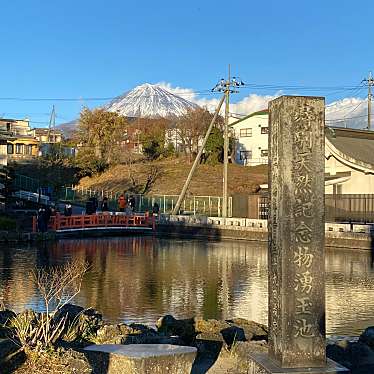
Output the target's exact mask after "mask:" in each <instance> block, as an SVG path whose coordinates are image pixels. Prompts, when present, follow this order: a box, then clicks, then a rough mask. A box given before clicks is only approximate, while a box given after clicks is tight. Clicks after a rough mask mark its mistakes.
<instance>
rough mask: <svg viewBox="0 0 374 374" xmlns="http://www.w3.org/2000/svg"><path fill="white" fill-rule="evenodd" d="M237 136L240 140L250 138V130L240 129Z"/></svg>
mask: <svg viewBox="0 0 374 374" xmlns="http://www.w3.org/2000/svg"><path fill="white" fill-rule="evenodd" d="M239 136H240V137H241V138H245V137H249V136H252V129H251V128H247V129H240V135H239Z"/></svg>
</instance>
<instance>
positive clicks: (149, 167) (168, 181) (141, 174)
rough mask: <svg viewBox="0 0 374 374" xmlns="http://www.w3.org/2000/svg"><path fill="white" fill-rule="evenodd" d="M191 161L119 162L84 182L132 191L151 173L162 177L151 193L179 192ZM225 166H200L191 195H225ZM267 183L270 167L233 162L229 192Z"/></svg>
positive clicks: (85, 184)
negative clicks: (246, 165) (249, 165)
mask: <svg viewBox="0 0 374 374" xmlns="http://www.w3.org/2000/svg"><path fill="white" fill-rule="evenodd" d="M190 168H191V164H189V163H187V162H186V160H185V159H183V158H177V159H168V160H162V161H154V162H142V163H136V164H133V165H131V166H128V165H117V166H115V167H113V168H111V169H110V170H108V171H106V172H105V173H103V174H102V175H100V176H95V177H91V178H88V177H86V178H83V179H81V181H80V185H81V186H83V187H87V188H91V189H95V190H101V189H103V190H112V191H116V192H122V191H128V190H129V189H130V188H131V187H132V186H133V185H134V183H135V184H138V185H144V184H145V183H146V181H147V178H148V177H149V175H150V174H151V173H156V174H158V176H157V177H156V179H155V182H154V183H153V184H152V185H151V186H150V188H149V190H148V193H149V194H167V195H177V194H179V193H180V191H181V189H182V186H183V183H184V181H185V180H186V178H187V175H188V173H189V171H190ZM222 172H223V167H222V165H216V166H211V165H199V166H198V168H197V171H196V173H195V175H194V177H193V179H192V182H191V185H190V188H189V191H188V192H189V194H191V195H199V196H202V195H211V196H217V195H221V194H222ZM266 182H267V166H266V165H261V166H255V167H244V166H239V165H232V164H230V165H229V183H228V190H229V193H230V194H232V193H241V192H255V191H257V190H258V188H259V185H260V184H262V183H266Z"/></svg>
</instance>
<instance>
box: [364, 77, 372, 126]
mask: <svg viewBox="0 0 374 374" xmlns="http://www.w3.org/2000/svg"><path fill="white" fill-rule="evenodd" d="M363 81H364V82H365V83H367V85H368V125H367V129H368V130H371V97H372V94H371V87H372V86H374V79H373V77H372V75H371V71H370V72H369V77H368V78H367V79H364V80H363Z"/></svg>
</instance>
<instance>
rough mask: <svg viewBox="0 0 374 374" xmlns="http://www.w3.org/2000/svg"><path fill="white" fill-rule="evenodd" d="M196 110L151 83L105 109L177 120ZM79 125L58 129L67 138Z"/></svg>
mask: <svg viewBox="0 0 374 374" xmlns="http://www.w3.org/2000/svg"><path fill="white" fill-rule="evenodd" d="M196 108H198V105H197V104H195V103H193V102H191V101H189V100H186V99H184V98H183V97H180V96H178V95H176V94H174V93H172V92H170V91H168V90H166V89H165V88H163V87H161V86H158V85H154V84H149V83H145V84H142V85H140V86H137V87H135V88H134V89H132V90H131V91H128V92H126V93H124V94H123V95H121V96H118V97H116V98H115V99H114V100H112V101H111V102H110V103H108V104H107V105H105V106H104V109H106V110H108V111H110V112H117V113H119V114H121V115H123V116H125V117H130V118H135V117H146V118H176V117H180V116H182V115H183V114H185V113H186V112H187V111H188V110H190V109H196ZM77 124H78V120H73V121H70V122H67V123H62V124H60V125H58V128H59V129H60V130H61V131H62V132H63V133H64V135H65V136H66V137H70V136H71V135H72V133H73V132H74V130H75V129H76V127H77Z"/></svg>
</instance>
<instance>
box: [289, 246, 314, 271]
mask: <svg viewBox="0 0 374 374" xmlns="http://www.w3.org/2000/svg"><path fill="white" fill-rule="evenodd" d="M313 257H314V256H313V254H312V253H310V252H309V248H308V247H303V246H299V247H297V251H295V252H294V263H295V264H296V265H297V266H298V267H299V268H301V267H302V266H305V267H306V268H307V269H309V268H310V267H311V266H312V263H313Z"/></svg>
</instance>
